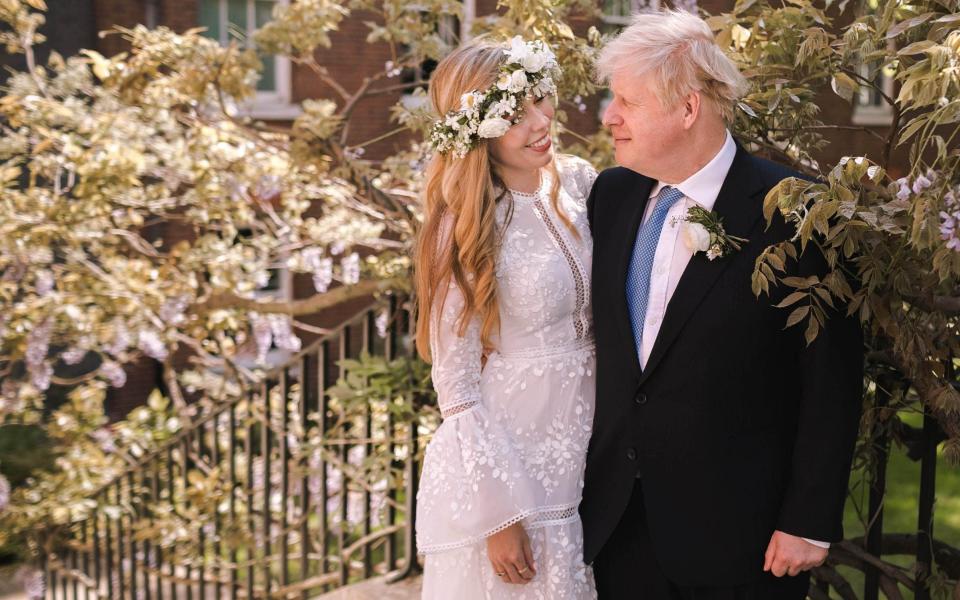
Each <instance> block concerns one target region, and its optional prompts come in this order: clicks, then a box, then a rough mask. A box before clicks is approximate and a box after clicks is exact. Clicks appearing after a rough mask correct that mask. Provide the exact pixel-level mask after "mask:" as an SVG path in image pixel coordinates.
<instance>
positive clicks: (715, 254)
mask: <svg viewBox="0 0 960 600" xmlns="http://www.w3.org/2000/svg"><path fill="white" fill-rule="evenodd" d="M721 256H723V251H722V250H721V249H720V245H719V244H714V245H713V246H710V249H709V250H707V258H708V259H709V260H713V259H715V258H719V257H721Z"/></svg>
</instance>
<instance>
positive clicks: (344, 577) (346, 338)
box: [337, 326, 351, 585]
mask: <svg viewBox="0 0 960 600" xmlns="http://www.w3.org/2000/svg"><path fill="white" fill-rule="evenodd" d="M350 329H351V328H350V327H349V326H347V327H344V328H343V329H342V330H341V331H340V353H339V356H340V370H339V374H340V377H344V376H345V375H346V369H345V368H344V367H343V361H344V360H345V359H346V358H347V357H348V356H349V355H350V333H351V331H350ZM340 410H341V411H342V410H343V407H341V408H340ZM349 426H350V424H349V423H344V434H346V433H347V432H349ZM343 437H344V439H343V441H342V442H341V444H340V454H339V457H340V465H341V467H340V505H339V512H340V528H339V530H338V532H337V551H338V553H339V555H340V585H347V583H348V582H349V580H350V557H349V556H346V555H345V554H344V550H345V549H346V547H347V528H348V527H349V525H350V524H349V522H348V520H347V516H348V515H347V505H348V504H349V503H350V494H349V493H348V491H347V488H348V482H347V472H346V469H345V468H344V465H346V464H347V461H348V460H349V456H348V454H349V453H348V448H347V443H346V437H347V436H346V435H344V436H343Z"/></svg>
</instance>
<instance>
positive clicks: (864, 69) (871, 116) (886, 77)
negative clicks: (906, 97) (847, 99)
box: [852, 64, 893, 125]
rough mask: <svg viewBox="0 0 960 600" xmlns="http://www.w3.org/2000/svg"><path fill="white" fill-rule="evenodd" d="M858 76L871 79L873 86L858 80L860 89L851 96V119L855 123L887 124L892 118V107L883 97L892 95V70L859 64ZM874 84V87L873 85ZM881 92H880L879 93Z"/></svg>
mask: <svg viewBox="0 0 960 600" xmlns="http://www.w3.org/2000/svg"><path fill="white" fill-rule="evenodd" d="M859 71H860V76H861V77H863V79H864V80H867V81H872V82H873V84H874V85H873V86H869V85H866V84H865V83H864V82H863V81H860V82H859V83H860V84H861V85H860V89H859V90H857V93H856V94H855V95H854V97H853V116H852V121H853V123H854V124H855V125H889V124H890V123H891V121H892V120H893V107H892V106H890V103H888V102H887V101H886V100H885V99H884V95H886V96H887V97H888V98H890V97H892V96H893V70H892V69H890V68H881V69H878V68H877V66H876V65H875V64H874V65H861V66H860V69H859ZM874 86H875V87H874ZM881 92H882V93H881Z"/></svg>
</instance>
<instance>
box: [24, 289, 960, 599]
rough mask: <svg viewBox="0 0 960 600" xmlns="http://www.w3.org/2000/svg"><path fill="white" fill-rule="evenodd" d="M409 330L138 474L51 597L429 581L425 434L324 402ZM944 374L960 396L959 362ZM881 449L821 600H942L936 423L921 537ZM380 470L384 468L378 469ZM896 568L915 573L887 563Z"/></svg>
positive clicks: (915, 434)
mask: <svg viewBox="0 0 960 600" xmlns="http://www.w3.org/2000/svg"><path fill="white" fill-rule="evenodd" d="M384 311H385V312H384ZM385 315H386V318H384V317H385ZM410 322H411V319H410V315H409V313H408V311H407V309H406V308H405V307H403V306H402V305H401V303H399V302H398V301H397V299H395V298H393V299H391V300H390V301H389V302H387V303H384V304H380V305H377V306H374V307H372V308H370V309H368V310H365V311H363V312H362V313H361V314H359V315H358V316H356V317H355V318H353V319H351V320H349V321H348V322H346V323H345V324H343V325H342V326H341V327H340V328H338V329H337V330H335V331H333V332H332V333H330V334H329V335H327V336H325V337H323V338H321V339H319V340H318V341H317V342H315V343H313V344H312V345H311V346H310V347H309V348H307V349H305V350H304V351H302V352H301V353H300V354H299V355H297V356H296V357H295V358H294V360H292V361H291V362H290V363H288V364H286V365H285V366H283V367H281V368H279V369H277V370H275V371H273V372H272V373H271V374H270V375H269V376H268V377H266V378H265V380H264V381H263V383H262V384H261V385H260V387H259V389H257V390H255V391H252V392H251V393H249V394H247V395H246V396H245V397H244V398H242V399H241V400H239V401H237V402H234V403H230V404H226V405H222V406H219V407H216V408H214V409H212V410H210V411H209V412H208V413H207V414H204V415H201V416H200V417H198V418H197V419H196V420H195V421H194V423H193V424H191V425H190V426H189V427H185V428H184V429H182V430H181V431H180V432H179V433H178V434H177V435H176V437H174V438H173V439H171V440H170V441H169V442H167V443H165V444H164V445H162V446H161V447H160V448H159V449H158V450H157V451H155V452H154V453H152V454H151V455H149V456H145V457H143V458H142V459H140V460H139V461H138V462H137V464H136V465H133V466H131V467H130V468H129V469H128V470H127V471H126V472H125V473H124V474H123V475H122V476H121V477H118V478H117V479H115V480H114V481H113V482H112V483H111V484H110V485H108V486H107V487H106V488H104V489H102V490H101V491H100V492H99V493H98V494H96V495H95V496H94V497H93V498H92V501H93V502H94V503H95V508H93V509H92V512H91V516H90V517H89V518H87V519H86V520H84V521H82V522H80V523H77V524H76V525H75V526H74V527H73V528H72V530H71V531H70V535H69V536H67V539H66V540H64V539H63V538H62V537H60V538H56V540H54V541H52V542H50V543H49V544H48V545H47V547H46V548H45V549H44V551H43V552H41V568H42V569H43V571H44V574H45V580H46V582H47V585H46V596H47V598H51V599H70V600H75V599H81V598H82V599H85V600H86V599H94V598H108V599H111V600H113V599H126V598H132V599H140V598H143V599H146V600H152V599H156V600H164V599H186V600H193V599H194V598H196V599H204V598H300V599H306V598H311V597H314V596H316V595H317V594H320V593H323V592H327V591H331V590H333V589H335V588H338V587H341V586H344V585H346V584H348V583H351V582H354V581H361V580H364V579H368V578H370V577H372V576H376V575H389V576H391V577H392V578H394V579H399V578H402V577H405V576H406V575H409V574H411V573H415V572H417V571H418V564H417V561H416V558H415V557H416V547H415V541H414V518H413V517H414V514H415V509H416V507H415V501H416V489H417V475H418V470H419V464H418V456H419V454H420V452H419V450H420V447H421V445H422V442H421V440H420V439H419V434H418V426H417V424H418V421H417V420H416V419H397V418H395V415H394V412H393V411H392V410H390V407H389V406H388V403H389V402H391V399H389V398H383V399H377V398H372V399H368V400H366V401H364V402H363V403H362V407H361V409H360V411H359V412H357V411H356V410H353V411H352V412H351V411H350V410H348V408H347V407H346V406H344V405H343V404H342V403H337V402H335V401H334V400H333V399H332V397H331V395H330V394H328V393H326V392H328V391H329V390H330V389H331V386H333V385H334V384H335V382H336V381H337V380H338V379H339V378H342V377H344V376H346V375H347V372H346V368H345V366H344V359H349V358H356V357H358V356H359V355H360V354H361V352H366V353H368V354H370V355H373V356H380V357H384V358H386V359H388V360H389V359H393V358H394V357H398V356H401V353H407V352H409V349H407V346H408V345H409V344H400V338H401V336H409V335H410ZM384 323H386V324H385V325H384ZM378 325H379V326H378ZM378 329H380V330H382V331H379V332H378ZM945 368H946V372H947V374H948V380H950V381H954V380H955V377H954V373H953V365H952V363H950V364H948V365H946V367H945ZM888 396H889V394H888V393H887V392H886V391H885V387H884V386H883V385H878V386H877V390H876V392H875V393H874V397H873V399H872V400H873V407H872V408H871V410H873V411H877V412H878V413H880V412H883V411H885V410H886V409H887V404H888V402H889V401H890V398H889V397H888ZM355 408H356V407H354V409H355ZM873 422H874V423H875V427H877V428H881V429H882V428H884V427H889V422H887V423H886V424H885V423H884V420H883V419H879V418H878V419H875V420H874V421H873ZM874 434H875V435H872V436H871V439H873V440H874V447H873V448H872V449H871V452H872V453H873V455H874V456H873V459H872V460H870V461H869V462H868V465H869V469H870V473H869V485H870V488H869V495H868V502H867V504H868V506H867V514H868V521H869V525H868V527H867V530H866V535H865V536H864V537H863V538H860V539H852V540H846V541H844V542H841V543H839V544H835V545H834V547H833V549H832V550H831V554H830V558H829V560H828V563H827V564H826V565H824V566H823V567H820V568H817V569H815V570H814V582H813V584H812V585H811V589H810V595H809V597H810V598H811V599H812V600H826V599H828V598H837V597H839V598H843V599H845V600H846V599H862V600H877V599H879V598H880V597H881V593H882V597H885V598H887V599H888V600H899V599H900V598H909V597H911V594H912V597H914V598H915V599H916V600H929V599H930V597H931V592H930V585H929V584H930V581H931V580H930V577H931V573H933V572H935V571H936V572H939V573H941V574H945V575H946V576H947V577H948V578H949V579H952V580H956V579H958V578H960V551H958V549H956V548H954V547H951V546H948V545H946V544H943V543H941V542H938V541H937V540H936V539H935V538H934V535H933V518H932V516H933V507H934V491H935V488H936V461H937V446H938V444H939V443H940V441H942V439H943V434H942V432H941V431H940V430H939V427H938V426H937V424H936V421H935V419H934V417H933V416H932V415H931V414H929V413H926V412H925V414H924V415H923V425H922V427H920V428H914V429H911V428H909V427H906V426H903V425H901V426H900V430H899V431H898V433H897V436H898V437H899V438H900V440H901V441H902V442H904V443H906V445H907V446H908V447H909V448H910V449H911V450H910V455H911V457H912V458H914V459H916V460H918V461H919V462H920V491H919V497H918V514H917V529H916V531H915V532H912V533H885V532H884V518H883V517H884V511H883V499H884V496H885V494H886V487H887V486H886V477H885V476H886V471H887V462H888V457H889V452H890V436H891V434H890V431H887V430H885V431H880V430H878V431H875V432H874ZM377 457H380V458H381V459H382V458H383V457H388V460H387V464H386V466H384V465H383V464H380V465H379V467H375V468H373V469H371V465H370V464H368V463H369V462H370V461H371V460H372V459H375V458H377ZM374 462H376V461H374ZM377 469H379V471H378V470H377ZM371 473H373V475H371ZM378 473H379V475H378ZM205 486H206V488H205ZM209 486H218V487H216V489H212V490H211V489H209ZM198 490H203V491H204V493H203V494H199V493H197V492H198ZM171 511H172V512H173V513H176V514H175V515H173V516H174V518H171V514H170V512H171ZM171 524H172V525H171ZM164 527H166V528H170V527H180V528H182V529H183V531H169V530H167V529H163V528H164ZM171 540H173V541H171ZM893 556H905V557H908V559H909V561H910V562H912V566H908V567H905V568H899V567H898V568H891V566H890V564H889V563H884V562H882V561H880V560H878V557H880V558H889V557H893ZM934 565H936V568H934ZM844 568H849V569H854V570H857V571H860V572H862V573H863V574H864V583H863V587H862V590H861V589H856V590H855V589H853V586H852V585H851V583H850V581H849V580H848V579H847V578H845V577H844V576H843V574H842V570H843V569H844ZM857 587H858V588H859V586H857Z"/></svg>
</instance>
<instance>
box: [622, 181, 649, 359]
mask: <svg viewBox="0 0 960 600" xmlns="http://www.w3.org/2000/svg"><path fill="white" fill-rule="evenodd" d="M655 183H656V181H654V180H653V179H650V178H649V177H645V176H643V175H639V174H638V175H637V176H636V179H635V180H634V184H633V185H632V186H631V189H630V191H629V192H628V193H627V195H626V197H625V198H624V199H623V202H621V204H620V208H619V212H618V214H617V233H616V235H615V236H613V237H612V239H615V240H623V242H622V243H621V244H617V245H614V246H613V248H614V249H615V250H614V251H615V252H618V255H617V257H616V258H617V262H616V271H615V272H616V278H615V279H614V281H616V282H617V287H616V288H615V289H614V290H613V294H614V306H615V307H616V312H617V314H616V318H617V329H618V330H619V331H620V335H621V336H622V339H621V342H622V343H623V346H622V347H623V348H628V349H629V351H630V352H633V354H634V356H636V353H637V345H636V342H635V341H634V339H633V325H632V324H631V323H630V309H629V307H628V306H627V270H628V269H629V268H630V258H631V256H632V255H633V246H634V242H636V239H637V231H638V230H639V229H640V222H641V221H643V213H644V211H645V210H646V208H647V202H648V201H649V200H650V191H651V190H652V189H653V186H654V184H655ZM635 364H636V367H637V372H636V374H637V375H638V376H639V375H640V363H639V361H637V362H636V363H635Z"/></svg>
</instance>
